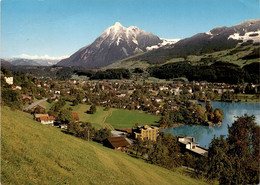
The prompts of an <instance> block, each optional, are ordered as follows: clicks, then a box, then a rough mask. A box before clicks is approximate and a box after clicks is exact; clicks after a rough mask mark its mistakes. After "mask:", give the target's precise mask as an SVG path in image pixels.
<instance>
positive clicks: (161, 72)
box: [148, 62, 260, 84]
mask: <svg viewBox="0 0 260 185" xmlns="http://www.w3.org/2000/svg"><path fill="white" fill-rule="evenodd" d="M259 71H260V62H254V63H251V64H248V65H245V66H244V67H243V68H240V67H239V66H238V65H236V64H231V63H227V62H215V63H213V64H212V65H206V64H203V65H197V66H193V65H191V63H190V62H177V63H171V64H165V65H162V66H159V67H158V66H156V67H150V68H148V72H149V74H150V76H153V77H156V78H161V79H173V78H179V77H186V78H187V79H188V80H189V81H193V80H195V81H208V82H224V83H229V84H237V83H243V82H250V83H259Z"/></svg>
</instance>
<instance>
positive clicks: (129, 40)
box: [57, 22, 167, 69]
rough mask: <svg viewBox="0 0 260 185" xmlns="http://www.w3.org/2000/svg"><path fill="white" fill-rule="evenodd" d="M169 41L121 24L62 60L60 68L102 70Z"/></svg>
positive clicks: (110, 28)
mask: <svg viewBox="0 0 260 185" xmlns="http://www.w3.org/2000/svg"><path fill="white" fill-rule="evenodd" d="M163 42H164V44H165V43H166V44H167V41H166V40H165V41H164V40H162V39H160V38H159V37H157V36H155V35H153V34H152V33H149V32H146V31H143V30H141V29H140V28H138V27H135V26H131V27H129V28H126V27H124V26H122V25H121V24H120V23H118V22H117V23H115V25H113V26H111V27H109V28H107V29H106V30H105V31H104V33H103V34H102V35H101V36H100V37H98V38H97V39H96V40H95V41H94V42H93V43H92V44H90V45H88V46H85V47H83V48H81V49H80V50H78V51H77V52H76V53H74V54H73V55H71V56H70V57H69V58H67V59H64V60H61V61H60V62H59V63H58V64H57V65H59V66H83V67H86V68H92V69H93V68H100V67H103V66H107V65H109V64H112V63H113V62H115V61H117V60H121V59H123V58H126V57H129V56H132V55H135V54H138V53H142V52H145V51H147V47H151V46H155V45H156V46H157V45H158V44H160V43H163Z"/></svg>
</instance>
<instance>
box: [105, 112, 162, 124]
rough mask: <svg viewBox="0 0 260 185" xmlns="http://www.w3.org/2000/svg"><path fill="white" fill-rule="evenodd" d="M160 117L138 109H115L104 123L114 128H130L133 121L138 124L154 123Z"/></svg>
mask: <svg viewBox="0 0 260 185" xmlns="http://www.w3.org/2000/svg"><path fill="white" fill-rule="evenodd" d="M159 119H160V117H159V116H155V115H150V114H145V113H143V112H138V111H129V110H115V111H113V114H112V115H111V116H110V117H108V118H107V119H106V121H105V123H109V124H111V125H112V126H113V127H114V128H132V127H133V126H135V123H139V124H140V125H155V124H157V122H158V121H159Z"/></svg>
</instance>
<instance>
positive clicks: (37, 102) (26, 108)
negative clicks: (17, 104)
mask: <svg viewBox="0 0 260 185" xmlns="http://www.w3.org/2000/svg"><path fill="white" fill-rule="evenodd" d="M47 99H48V98H44V99H41V100H38V101H36V102H34V103H32V104H31V105H29V106H28V107H23V109H24V110H30V109H31V108H33V107H34V106H36V105H38V104H40V103H41V102H44V101H46V100H47Z"/></svg>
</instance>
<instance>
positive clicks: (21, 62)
mask: <svg viewBox="0 0 260 185" xmlns="http://www.w3.org/2000/svg"><path fill="white" fill-rule="evenodd" d="M10 62H11V64H12V65H14V66H41V64H40V63H38V62H36V61H34V60H30V59H24V58H15V59H11V61H10Z"/></svg>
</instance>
